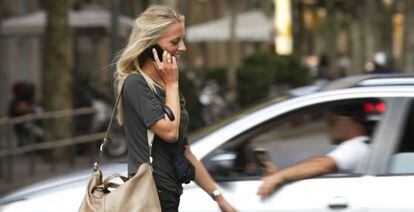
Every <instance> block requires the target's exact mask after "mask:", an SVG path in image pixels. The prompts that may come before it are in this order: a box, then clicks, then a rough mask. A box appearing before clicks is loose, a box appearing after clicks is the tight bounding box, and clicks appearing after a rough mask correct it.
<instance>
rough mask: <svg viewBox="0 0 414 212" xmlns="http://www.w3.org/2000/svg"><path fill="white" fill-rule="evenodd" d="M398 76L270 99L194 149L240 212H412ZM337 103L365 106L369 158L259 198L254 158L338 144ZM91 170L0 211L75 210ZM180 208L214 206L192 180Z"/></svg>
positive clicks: (13, 200)
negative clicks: (330, 118)
mask: <svg viewBox="0 0 414 212" xmlns="http://www.w3.org/2000/svg"><path fill="white" fill-rule="evenodd" d="M397 78H398V77H394V78H393V77H388V78H381V79H375V78H372V77H371V78H369V79H367V78H365V79H363V80H362V81H360V82H359V83H353V84H352V85H353V86H351V88H341V89H335V90H329V91H321V92H318V93H312V94H308V95H302V96H298V97H294V98H288V99H285V100H280V99H279V100H272V101H269V102H267V103H265V104H262V105H260V106H258V107H256V108H254V109H253V111H252V110H251V112H247V113H243V114H241V115H239V116H236V117H234V118H233V121H230V122H229V123H227V124H225V125H223V126H221V127H219V128H218V129H216V130H213V131H212V132H209V133H207V134H205V135H203V136H202V137H201V138H198V139H197V140H196V141H194V142H193V143H192V144H191V149H192V151H193V153H194V154H195V155H196V156H197V157H198V158H199V159H200V160H201V161H202V162H203V163H204V164H205V166H206V167H207V169H208V170H209V171H210V173H211V174H212V175H213V177H214V178H215V179H216V181H217V183H218V186H219V187H220V188H221V190H222V192H223V193H224V195H225V196H226V198H227V199H228V200H229V201H230V202H231V203H232V204H233V205H234V206H235V207H236V208H238V209H239V210H240V211H404V212H405V211H414V200H413V197H412V196H411V193H412V191H413V190H414V105H413V103H414V102H413V98H414V77H412V76H411V77H407V78H405V81H404V82H405V83H402V84H399V83H398V82H399V81H398V80H397V81H395V79H397ZM376 80H380V81H376ZM390 80H391V81H392V82H393V83H390ZM407 80H411V83H408V82H407ZM364 83H365V84H364ZM345 87H347V86H345ZM341 104H359V105H363V107H364V109H365V111H366V113H367V120H366V121H367V123H369V127H370V130H369V131H371V132H372V134H371V135H372V136H371V140H370V143H369V146H370V149H371V150H370V151H371V152H370V155H369V156H368V157H366V158H365V159H364V160H363V161H361V162H360V164H359V165H358V168H357V171H356V172H355V173H335V174H328V175H323V176H319V177H315V178H311V179H305V180H299V181H296V182H292V183H288V184H286V185H284V186H283V187H282V188H281V189H279V190H278V191H277V192H275V193H274V194H273V195H272V196H271V197H270V198H268V199H266V200H261V199H260V198H259V197H258V196H257V195H256V192H257V189H258V187H259V185H260V184H261V180H260V179H261V178H262V177H263V170H262V168H261V166H260V160H259V156H261V157H262V156H265V157H268V158H269V159H270V160H271V161H273V162H274V163H275V164H277V165H278V166H279V167H286V166H289V165H292V164H294V163H297V162H298V161H300V160H303V159H306V158H309V157H312V156H316V155H325V154H326V153H327V152H329V151H330V150H332V149H333V148H335V146H333V145H331V144H330V139H329V135H328V133H327V131H326V126H325V115H326V113H327V112H328V111H329V109H330V108H331V107H333V106H336V105H341ZM258 153H260V155H259V154H258ZM126 170H127V167H126V165H125V164H112V165H108V166H105V167H103V172H104V173H106V174H110V173H114V172H121V173H124V174H126ZM90 172H91V170H87V171H85V172H82V173H77V174H74V175H70V176H64V177H62V178H58V179H52V180H49V181H44V182H41V183H38V184H35V185H33V186H30V187H28V188H24V189H22V190H20V191H16V192H14V193H12V194H10V195H8V196H5V197H3V198H2V199H0V211H5V212H6V211H42V212H46V211H77V209H78V207H79V205H80V203H81V201H82V198H83V196H84V192H85V188H86V182H87V180H88V178H89V176H90ZM179 209H180V211H218V210H219V209H218V207H217V205H216V204H215V203H214V202H213V200H212V199H211V198H210V197H209V195H207V194H206V193H205V192H204V191H202V190H201V189H200V188H199V187H197V186H196V185H195V184H194V183H190V184H188V185H185V186H184V194H183V195H182V197H181V202H180V208H179Z"/></svg>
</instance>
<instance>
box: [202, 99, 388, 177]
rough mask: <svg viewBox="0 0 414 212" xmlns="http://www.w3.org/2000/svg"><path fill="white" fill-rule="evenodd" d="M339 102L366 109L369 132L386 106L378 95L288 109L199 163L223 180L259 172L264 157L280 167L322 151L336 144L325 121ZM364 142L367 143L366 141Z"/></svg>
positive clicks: (323, 152)
mask: <svg viewBox="0 0 414 212" xmlns="http://www.w3.org/2000/svg"><path fill="white" fill-rule="evenodd" d="M341 105H358V106H360V107H361V108H363V109H362V110H363V111H365V112H366V113H367V116H366V117H367V121H366V126H367V131H368V133H369V134H370V133H371V132H372V131H373V130H374V129H375V126H376V123H377V121H378V120H379V119H380V116H381V114H382V112H383V110H385V108H386V106H385V104H384V103H383V102H382V101H380V100H378V99H358V100H353V101H350V100H347V101H337V102H330V103H324V104H319V105H314V106H310V107H306V108H302V109H299V110H295V111H291V112H289V113H287V114H284V115H282V116H279V117H275V118H273V119H271V120H270V121H268V122H266V123H264V124H261V125H260V126H256V127H254V128H253V129H251V130H249V131H247V132H245V133H243V134H241V135H239V136H237V137H236V138H234V139H232V140H230V141H228V142H226V143H225V144H224V145H222V146H220V147H219V148H217V149H216V150H214V151H213V152H212V153H210V154H209V155H208V156H207V157H205V158H204V159H203V163H204V164H205V165H206V167H207V168H208V169H209V171H210V173H212V175H213V176H214V177H215V178H216V180H220V179H224V180H225V179H229V178H234V177H238V178H240V177H241V178H245V177H251V176H256V177H257V176H263V175H264V169H263V161H264V160H269V161H271V162H272V163H273V164H274V165H275V166H276V167H278V168H284V167H288V166H291V165H293V164H295V163H298V162H300V161H302V160H305V159H308V158H311V157H314V156H323V155H326V154H327V153H329V152H331V151H332V150H333V149H335V148H336V147H337V146H338V145H336V144H333V143H332V139H331V134H330V133H329V128H328V125H329V117H330V114H331V112H332V110H333V108H338V106H341ZM366 142H367V145H369V141H366ZM350 154H352V153H350ZM349 157H352V155H350V156H349ZM350 174H352V172H350Z"/></svg>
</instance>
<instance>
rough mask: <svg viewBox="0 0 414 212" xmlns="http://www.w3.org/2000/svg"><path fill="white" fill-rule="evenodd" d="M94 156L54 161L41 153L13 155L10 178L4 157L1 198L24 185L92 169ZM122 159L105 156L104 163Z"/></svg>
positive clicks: (0, 181)
mask: <svg viewBox="0 0 414 212" xmlns="http://www.w3.org/2000/svg"><path fill="white" fill-rule="evenodd" d="M94 159H95V157H94V156H87V155H84V156H76V157H73V160H72V161H70V162H68V161H56V160H55V161H54V163H51V161H50V160H45V159H44V158H43V157H42V156H41V155H24V156H18V157H13V159H12V163H11V164H12V172H11V176H10V178H9V179H7V175H6V166H5V163H6V161H5V160H4V158H2V161H1V163H2V164H3V167H0V168H1V172H0V198H1V197H2V196H4V195H5V194H7V193H9V192H12V191H15V190H17V189H19V188H22V187H24V186H27V185H30V184H33V183H36V182H39V181H42V180H46V179H49V178H53V177H56V176H61V175H66V174H69V173H72V172H75V171H79V170H84V169H88V168H90V169H92V165H93V162H94ZM115 160H116V161H119V160H122V159H120V158H118V159H112V158H107V157H103V159H102V162H101V163H102V164H105V163H108V162H111V161H115Z"/></svg>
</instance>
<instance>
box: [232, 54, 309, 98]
mask: <svg viewBox="0 0 414 212" xmlns="http://www.w3.org/2000/svg"><path fill="white" fill-rule="evenodd" d="M237 73H238V93H239V103H240V105H241V106H244V105H248V104H251V103H254V102H257V101H260V100H262V99H264V98H266V97H268V96H269V89H270V86H272V85H276V86H277V85H282V84H287V85H289V86H290V87H298V86H303V85H306V84H308V83H309V81H310V77H309V71H308V69H307V68H306V67H305V66H303V65H302V64H301V63H300V60H299V58H298V57H296V56H278V55H274V54H271V53H266V52H259V53H256V54H253V55H251V56H249V57H246V58H245V59H244V61H243V65H242V67H241V68H240V69H239V70H238V72H237Z"/></svg>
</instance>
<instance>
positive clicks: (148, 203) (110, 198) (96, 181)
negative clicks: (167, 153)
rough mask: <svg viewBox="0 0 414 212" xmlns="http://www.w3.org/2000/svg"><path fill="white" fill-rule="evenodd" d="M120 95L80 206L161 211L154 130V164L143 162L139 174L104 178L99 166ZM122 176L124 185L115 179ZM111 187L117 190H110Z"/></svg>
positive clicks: (86, 210) (83, 209) (87, 210)
mask: <svg viewBox="0 0 414 212" xmlns="http://www.w3.org/2000/svg"><path fill="white" fill-rule="evenodd" d="M122 90H123V87H122V88H121V92H120V94H119V95H118V97H117V100H116V103H115V107H114V110H113V112H112V117H111V120H110V121H109V125H108V128H107V130H106V134H105V138H104V139H103V142H102V144H101V147H100V152H99V155H98V157H97V159H96V161H95V163H94V169H93V170H94V171H93V173H92V176H91V178H90V179H89V182H88V185H87V188H86V195H85V197H84V198H83V201H82V204H81V206H80V208H79V211H80V212H91V211H99V212H100V211H105V212H106V211H108V212H123V211H126V212H129V211H145V212H147V211H150V212H152V211H156V212H158V211H161V206H160V201H159V198H158V192H157V188H156V186H155V182H154V177H153V175H152V167H151V164H150V163H152V157H151V149H152V141H153V140H154V133H153V132H152V131H150V130H147V139H148V145H149V150H150V151H149V152H150V163H143V164H141V166H140V167H139V168H138V170H137V172H136V174H135V176H133V177H132V178H130V179H128V178H127V177H124V176H121V175H120V174H112V175H111V176H109V177H107V178H106V179H105V180H103V181H102V172H101V170H100V168H99V160H100V158H101V156H102V152H103V150H104V148H105V145H106V143H107V142H108V139H107V138H108V135H109V131H110V129H111V126H112V121H113V118H114V116H115V112H116V108H117V106H118V104H119V100H120V97H121V94H122ZM117 177H119V178H121V179H122V181H124V183H123V184H117V183H114V182H111V180H113V179H115V178H117ZM109 188H113V189H115V190H112V191H110V190H109Z"/></svg>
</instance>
